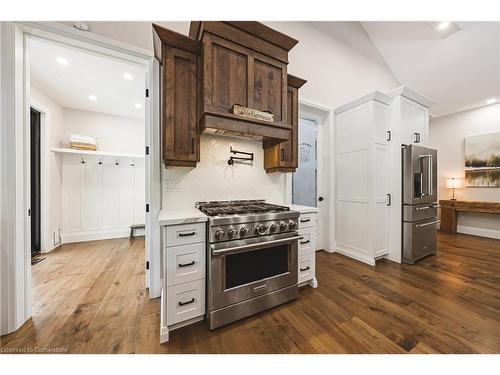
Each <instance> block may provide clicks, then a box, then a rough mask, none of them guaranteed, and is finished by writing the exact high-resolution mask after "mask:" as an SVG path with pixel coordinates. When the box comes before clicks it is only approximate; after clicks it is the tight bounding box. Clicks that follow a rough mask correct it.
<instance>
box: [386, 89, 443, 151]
mask: <svg viewBox="0 0 500 375" xmlns="http://www.w3.org/2000/svg"><path fill="white" fill-rule="evenodd" d="M387 94H388V95H389V96H390V97H392V98H393V100H392V102H391V112H392V113H393V116H392V121H391V128H396V129H397V131H396V133H397V134H399V137H397V138H398V141H399V142H400V143H401V144H404V145H409V144H417V145H421V146H428V144H429V108H430V107H431V106H432V105H433V104H434V102H433V101H432V100H430V99H429V98H427V97H425V96H423V95H421V94H419V93H417V92H416V91H413V90H411V89H409V88H408V87H406V86H401V87H399V88H397V89H395V90H392V91H390V92H388V93H387Z"/></svg>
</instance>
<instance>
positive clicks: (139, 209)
mask: <svg viewBox="0 0 500 375" xmlns="http://www.w3.org/2000/svg"><path fill="white" fill-rule="evenodd" d="M62 168H63V171H62V176H63V177H62V178H63V230H62V239H63V243H70V242H79V241H91V240H98V239H107V238H119V237H126V236H128V235H129V228H130V225H133V224H144V211H145V198H144V197H145V195H144V189H145V188H144V186H145V180H144V159H142V158H130V157H113V156H97V155H95V156H94V155H72V154H65V155H64V156H63V167H62Z"/></svg>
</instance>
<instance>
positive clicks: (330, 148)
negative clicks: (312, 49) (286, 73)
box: [285, 97, 335, 253]
mask: <svg viewBox="0 0 500 375" xmlns="http://www.w3.org/2000/svg"><path fill="white" fill-rule="evenodd" d="M299 117H304V118H310V119H314V120H316V121H317V122H318V125H319V126H322V129H321V134H322V139H323V142H322V143H320V144H318V148H321V152H320V153H319V154H320V155H322V156H323V157H322V159H321V160H318V168H321V170H322V178H321V180H322V181H318V182H319V183H320V184H321V186H318V187H319V189H318V193H319V194H321V196H323V197H324V201H323V202H324V203H323V204H324V206H325V207H324V210H323V213H324V216H323V247H324V250H325V251H327V252H330V253H332V252H334V251H335V215H334V214H335V206H334V204H335V180H334V176H333V174H332V173H328V171H330V170H332V168H334V166H335V150H334V144H335V142H334V140H333V135H334V131H333V130H334V128H333V125H334V124H333V121H334V117H335V116H334V109H333V107H330V106H328V105H326V104H323V103H319V102H316V101H314V100H310V99H307V98H301V97H299ZM286 175H287V176H286V182H285V203H291V201H292V174H291V173H287V174H286Z"/></svg>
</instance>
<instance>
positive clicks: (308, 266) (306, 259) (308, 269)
mask: <svg viewBox="0 0 500 375" xmlns="http://www.w3.org/2000/svg"><path fill="white" fill-rule="evenodd" d="M315 257H316V255H315V254H314V253H311V254H306V255H301V256H299V281H298V283H299V284H301V283H303V282H305V281H309V280H311V279H313V278H314V274H315V269H316V264H315V261H316V259H315Z"/></svg>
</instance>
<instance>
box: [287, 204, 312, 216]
mask: <svg viewBox="0 0 500 375" xmlns="http://www.w3.org/2000/svg"><path fill="white" fill-rule="evenodd" d="M283 206H288V207H290V209H291V210H292V211H298V212H300V213H301V214H307V213H317V212H318V207H309V206H301V205H300V204H283Z"/></svg>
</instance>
